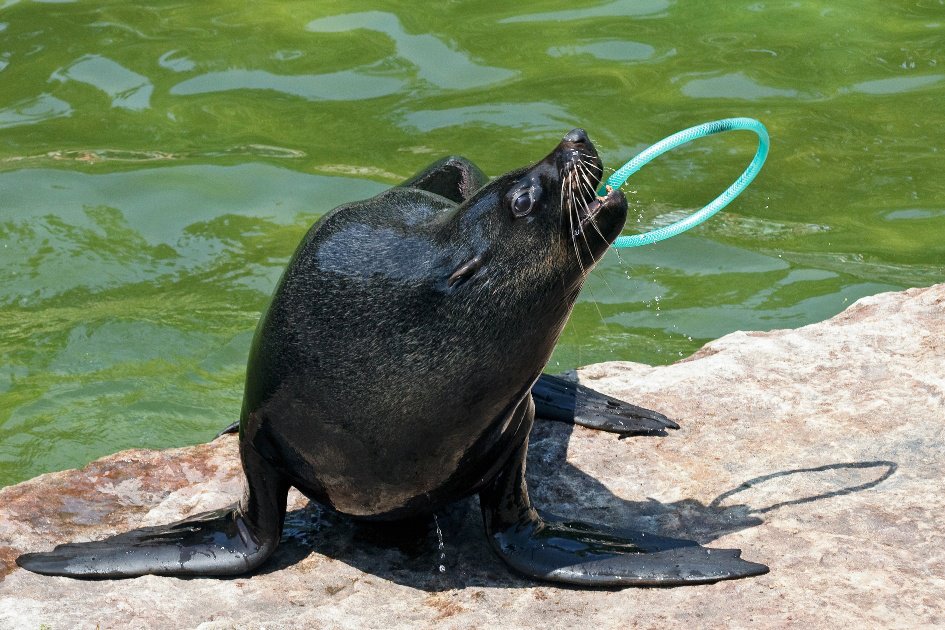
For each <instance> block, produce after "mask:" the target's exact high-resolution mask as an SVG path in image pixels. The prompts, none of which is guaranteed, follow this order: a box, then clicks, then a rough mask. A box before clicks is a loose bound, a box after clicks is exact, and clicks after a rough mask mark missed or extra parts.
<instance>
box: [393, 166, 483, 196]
mask: <svg viewBox="0 0 945 630" xmlns="http://www.w3.org/2000/svg"><path fill="white" fill-rule="evenodd" d="M488 181H489V178H488V177H486V175H485V173H483V172H482V171H481V170H480V169H479V167H478V166H476V165H475V164H473V163H472V162H470V161H469V160H467V159H466V158H464V157H460V156H456V155H451V156H449V157H445V158H443V159H441V160H437V161H436V162H434V163H433V164H431V165H430V166H428V167H426V168H425V169H423V170H422V171H420V172H419V173H417V174H416V175H414V176H413V177H411V178H410V179H408V180H407V181H405V182H404V183H402V184H400V186H401V187H402V188H419V189H421V190H426V191H427V192H432V193H435V194H437V195H440V196H441V197H446V198H447V199H449V200H450V201H454V202H456V203H462V202H464V201H466V200H467V199H468V198H469V197H470V196H471V195H472V194H473V193H474V192H476V191H477V190H479V189H480V188H482V187H483V186H485V185H486V183H488Z"/></svg>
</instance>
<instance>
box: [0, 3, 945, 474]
mask: <svg viewBox="0 0 945 630" xmlns="http://www.w3.org/2000/svg"><path fill="white" fill-rule="evenodd" d="M730 116H752V117H755V118H758V119H760V120H762V121H763V122H764V123H765V124H766V125H767V126H768V129H769V131H770V133H771V137H772V151H771V155H770V157H769V159H768V163H767V165H766V166H765V169H764V171H763V172H762V173H761V175H760V176H759V177H758V179H757V180H756V181H755V183H754V184H753V185H752V186H751V187H750V189H749V190H748V191H747V192H746V193H744V194H743V195H742V196H741V197H740V198H739V199H738V200H736V202H735V203H734V204H733V205H732V206H730V207H729V208H728V209H727V210H726V211H725V212H723V213H722V214H720V215H719V216H717V217H715V218H714V219H712V220H711V221H710V222H708V223H706V224H704V225H703V226H700V227H699V228H697V229H695V230H693V231H691V232H689V233H687V234H685V235H683V236H680V237H678V238H674V239H671V240H669V241H666V242H664V243H660V244H657V245H653V246H649V247H645V248H639V249H633V250H623V251H621V252H620V253H619V256H618V255H617V254H616V253H615V252H610V253H609V254H608V256H607V257H606V259H605V260H604V261H603V262H602V264H601V265H600V266H599V267H598V268H597V269H596V270H595V271H594V272H593V273H592V274H591V277H590V281H589V283H588V286H587V288H586V290H585V291H584V293H583V295H582V298H581V301H580V302H579V304H578V305H577V307H576V309H575V312H574V315H573V318H572V321H571V322H570V324H569V325H568V327H567V329H566V330H565V332H564V334H563V336H562V339H561V342H560V344H559V347H558V349H557V351H556V353H555V355H554V357H553V358H552V361H551V365H550V366H549V369H550V370H551V371H563V370H565V369H568V368H572V367H575V366H578V365H584V364H588V363H594V362H599V361H609V360H629V361H642V362H648V363H654V364H660V363H668V362H671V361H674V360H677V359H679V358H681V357H685V356H687V355H688V354H690V353H692V352H693V351H695V350H696V349H698V348H699V347H700V346H701V345H702V344H703V343H705V342H706V341H709V340H711V339H714V338H717V337H719V336H721V335H724V334H726V333H728V332H731V331H734V330H769V329H775V328H790V327H797V326H802V325H804V324H808V323H811V322H815V321H819V320H823V319H825V318H827V317H830V316H831V315H834V314H835V313H838V312H839V311H841V310H843V309H844V308H845V307H846V306H848V305H849V304H851V303H852V302H853V301H854V300H856V299H857V298H860V297H862V296H866V295H870V294H874V293H878V292H881V291H887V290H896V289H902V288H904V287H909V286H922V285H929V284H932V283H935V282H939V281H942V279H943V276H945V272H943V261H945V238H943V235H945V176H943V173H945V168H943V167H945V164H943V155H942V153H943V150H945V149H943V146H942V145H943V141H942V139H943V137H945V2H942V0H923V1H915V0H912V1H887V0H839V1H831V2H827V1H822V2H817V1H812V0H800V1H792V2H765V1H758V0H747V1H746V0H724V1H723V0H715V1H707V2H682V1H673V0H576V1H572V2H569V3H567V4H565V3H555V2H548V1H542V2H524V3H495V2H483V1H477V2H465V1H452V2H437V3H423V4H422V5H420V4H413V3H403V2H398V3H393V2H376V3H367V2H350V1H349V2H286V1H281V0H280V1H272V0H267V1H260V2H254V3H237V2H220V1H209V2H199V3H198V2H170V1H168V2H134V3H132V2H119V1H115V2H107V1H99V2H94V1H81V2H62V1H60V2H50V1H46V2H28V1H17V0H0V486H2V485H6V484H10V483H14V482H17V481H19V480H23V479H26V478H29V477H31V476H34V475H36V474H38V473H42V472H45V471H50V470H58V469H64V468H68V467H73V466H79V465H82V464H84V463H85V462H87V461H89V460H91V459H94V458H96V457H99V456H101V455H105V454H107V453H111V452H114V451H117V450H119V449H124V448H129V447H164V446H172V445H183V444H188V443H195V442H199V441H204V440H207V439H209V438H210V437H212V436H213V435H214V433H215V432H216V431H217V430H218V429H220V428H221V427H223V426H225V425H226V424H228V423H230V422H231V421H233V420H235V419H236V418H237V414H238V412H239V405H240V399H241V394H242V386H243V383H242V379H243V374H244V363H245V358H246V354H247V349H248V346H249V343H250V339H251V337H252V333H253V329H254V327H255V325H256V321H257V318H258V316H259V313H260V311H261V309H263V308H264V307H265V305H266V303H267V300H268V299H269V294H270V291H271V290H272V287H273V285H274V283H275V281H276V280H277V278H278V276H279V274H280V272H281V270H282V268H283V265H284V264H285V262H286V260H287V258H288V257H289V255H290V254H291V252H292V251H293V249H294V248H295V246H296V244H297V242H298V241H299V239H300V238H301V236H302V235H303V234H304V232H305V231H306V229H307V228H308V226H309V225H310V224H311V223H312V222H313V221H314V220H315V219H316V218H317V217H318V216H319V215H320V214H322V213H324V212H326V211H328V210H330V209H331V208H332V207H334V206H336V205H338V204H340V203H342V202H345V201H349V200H352V199H357V198H363V197H366V196H370V195H372V194H375V193H377V192H379V191H381V190H383V189H384V188H385V187H387V186H389V185H391V184H394V183H396V182H398V181H400V180H402V179H403V178H406V177H407V176H409V175H411V174H412V173H414V172H415V171H417V170H419V169H420V168H422V167H424V166H425V165H426V164H427V163H429V162H431V161H432V160H434V159H435V158H437V157H439V156H442V155H445V154H449V153H459V154H462V155H465V156H468V157H469V158H471V159H472V160H474V161H475V162H476V163H478V164H479V165H480V166H481V167H482V168H483V169H484V170H485V171H486V172H487V173H488V174H490V175H496V174H499V173H502V172H504V171H507V170H510V169H512V168H515V167H518V166H521V165H524V164H526V163H529V162H532V161H534V160H537V159H539V158H540V157H542V156H544V155H545V154H546V153H547V152H548V151H549V150H551V148H552V147H553V146H554V145H555V144H556V143H557V141H558V139H559V138H560V137H561V136H562V135H563V134H565V133H566V132H567V131H568V130H570V129H571V128H573V127H576V126H581V127H584V128H585V129H587V131H588V133H589V134H590V136H591V138H592V139H593V140H594V141H595V143H596V145H597V147H598V149H599V150H600V152H601V155H602V157H603V159H604V161H605V163H606V164H607V165H608V166H610V167H612V168H615V167H617V166H619V165H620V164H622V163H623V162H624V161H625V160H627V159H629V158H630V157H631V156H632V155H633V154H634V153H636V152H637V151H638V150H640V149H642V148H644V147H645V146H647V145H648V144H650V143H652V142H654V141H656V140H659V139H660V138H662V137H664V136H666V135H668V134H670V133H672V132H675V131H677V130H679V129H682V128H684V127H688V126H690V125H693V124H697V123H701V122H704V121H707V120H713V119H717V118H724V117H730ZM754 149H755V137H754V136H753V135H752V134H750V133H746V132H742V133H732V134H724V135H723V136H716V137H713V138H709V139H705V140H701V141H699V142H697V143H694V144H691V145H688V146H687V147H685V148H683V149H680V150H678V151H675V152H673V153H672V154H670V155H667V156H665V157H663V158H661V159H660V160H659V161H657V162H655V163H653V164H651V165H650V166H647V167H646V168H645V169H644V170H643V171H642V172H641V173H639V174H637V175H636V176H634V177H633V178H632V179H631V181H630V182H629V183H628V185H627V186H626V187H625V190H626V191H627V194H628V197H629V198H630V201H631V213H630V220H629V222H628V231H632V230H637V229H645V228H648V227H654V226H657V225H663V224H665V223H667V222H669V221H672V220H674V219H677V218H679V217H680V216H682V215H683V214H685V213H688V212H691V211H693V210H694V209H696V208H698V207H700V206H701V205H702V204H704V203H705V202H707V201H708V200H709V199H711V198H712V197H713V196H715V195H716V194H717V193H718V192H720V191H721V190H722V189H723V188H724V187H725V186H727V185H728V184H729V183H730V182H731V181H732V180H733V179H734V178H735V177H736V176H737V175H738V174H739V173H740V172H741V170H742V169H743V168H744V166H745V165H746V164H747V163H748V161H749V160H750V158H751V156H752V154H753V152H754ZM358 246H359V247H363V248H369V247H371V244H370V243H360V244H358ZM365 325H370V322H365ZM363 368H364V370H365V371H366V372H368V373H369V372H371V371H372V370H375V369H378V368H377V367H376V366H373V365H365V366H363Z"/></svg>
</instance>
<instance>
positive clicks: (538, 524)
mask: <svg viewBox="0 0 945 630" xmlns="http://www.w3.org/2000/svg"><path fill="white" fill-rule="evenodd" d="M527 445H528V443H527V441H526V443H525V444H523V445H522V446H520V447H519V451H518V452H516V453H515V454H514V455H513V456H512V458H511V459H510V461H509V463H508V464H507V465H506V466H505V468H503V469H502V471H501V472H500V473H499V475H498V477H497V478H496V479H495V480H494V481H493V482H492V483H491V484H490V485H489V486H488V487H487V488H486V489H485V490H483V491H482V492H481V493H480V495H479V500H480V505H481V506H482V516H483V521H484V523H485V526H486V533H487V534H488V536H489V541H490V543H491V544H492V548H493V549H494V550H495V552H496V553H497V554H498V555H499V556H500V557H501V558H502V559H503V560H504V561H505V562H506V563H507V564H508V565H509V566H511V567H512V568H513V569H515V570H517V571H519V572H520V573H523V574H525V575H527V576H530V577H534V578H538V579H542V580H549V581H552V582H565V583H569V584H582V585H587V586H678V585H683V584H707V583H712V582H718V581H719V580H731V579H736V578H742V577H748V576H752V575H761V574H764V573H767V572H768V567H766V566H765V565H763V564H756V563H754V562H748V561H746V560H742V559H741V558H740V557H739V556H740V555H741V551H739V550H738V549H706V548H705V547H701V546H700V545H698V544H697V543H695V542H693V541H689V540H680V539H675V538H666V537H663V536H656V535H653V534H647V533H643V532H629V531H617V530H609V529H606V528H602V527H598V526H594V525H587V524H584V523H572V522H563V521H557V520H550V518H548V517H542V516H539V514H538V512H537V511H536V510H535V509H534V508H533V507H532V505H531V501H530V500H529V498H528V489H527V487H526V484H525V452H526V450H527V448H528V446H527Z"/></svg>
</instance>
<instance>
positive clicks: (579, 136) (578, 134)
mask: <svg viewBox="0 0 945 630" xmlns="http://www.w3.org/2000/svg"><path fill="white" fill-rule="evenodd" d="M562 141H563V142H568V143H570V144H590V143H591V140H590V138H588V137H587V132H586V131H584V130H583V129H581V128H580V127H578V128H577V129H572V130H571V131H569V132H568V134H567V135H566V136H565V137H564V138H562Z"/></svg>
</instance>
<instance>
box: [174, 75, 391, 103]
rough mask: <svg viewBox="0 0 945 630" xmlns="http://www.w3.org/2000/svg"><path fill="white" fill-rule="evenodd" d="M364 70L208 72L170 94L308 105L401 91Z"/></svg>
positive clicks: (353, 99)
mask: <svg viewBox="0 0 945 630" xmlns="http://www.w3.org/2000/svg"><path fill="white" fill-rule="evenodd" d="M365 70H366V69H358V70H342V71H341V72H332V73H329V74H308V75H281V74H274V73H272V72H268V71H266V70H238V69H234V70H224V71H222V72H208V73H206V74H201V75H199V76H196V77H193V78H190V79H186V80H184V81H181V82H180V83H178V84H177V85H175V86H174V87H172V88H171V94H177V95H192V94H212V93H214V92H229V91H232V90H272V91H274V92H282V93H283V94H289V95H292V96H300V97H302V98H304V99H308V100H310V101H358V100H363V99H369V98H379V97H382V96H390V95H391V94H396V93H397V92H400V91H401V90H402V89H403V88H404V82H403V81H402V80H401V79H397V78H394V77H385V76H373V75H370V74H367V73H366V71H365Z"/></svg>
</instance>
